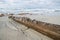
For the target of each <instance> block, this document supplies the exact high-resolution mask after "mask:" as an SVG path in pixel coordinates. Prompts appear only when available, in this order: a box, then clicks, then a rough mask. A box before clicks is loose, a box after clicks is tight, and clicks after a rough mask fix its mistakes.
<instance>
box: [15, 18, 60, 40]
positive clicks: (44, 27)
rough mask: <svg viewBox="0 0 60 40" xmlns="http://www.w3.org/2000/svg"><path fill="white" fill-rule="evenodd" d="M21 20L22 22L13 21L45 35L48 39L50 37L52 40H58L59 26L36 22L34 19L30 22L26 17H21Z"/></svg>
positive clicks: (59, 36)
mask: <svg viewBox="0 0 60 40" xmlns="http://www.w3.org/2000/svg"><path fill="white" fill-rule="evenodd" d="M21 19H22V20H16V19H14V20H15V21H17V22H19V23H22V24H24V25H26V26H27V27H30V28H33V29H35V30H36V31H38V32H40V33H42V34H44V35H47V36H48V37H51V38H53V39H54V40H60V25H56V24H51V23H46V22H41V21H36V20H35V19H34V20H31V19H30V18H27V17H22V18H21ZM26 21H27V22H26Z"/></svg>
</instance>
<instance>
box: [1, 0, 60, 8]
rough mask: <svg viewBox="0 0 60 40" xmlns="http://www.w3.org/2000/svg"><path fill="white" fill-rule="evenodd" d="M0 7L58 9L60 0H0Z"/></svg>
mask: <svg viewBox="0 0 60 40" xmlns="http://www.w3.org/2000/svg"><path fill="white" fill-rule="evenodd" d="M0 9H60V0H0Z"/></svg>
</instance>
